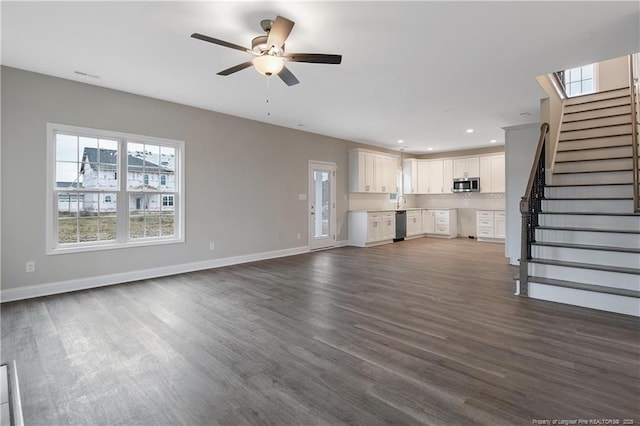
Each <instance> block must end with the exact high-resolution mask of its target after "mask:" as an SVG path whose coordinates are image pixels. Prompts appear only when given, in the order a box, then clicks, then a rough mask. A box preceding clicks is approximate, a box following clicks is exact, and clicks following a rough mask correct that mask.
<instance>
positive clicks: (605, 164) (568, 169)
mask: <svg viewBox="0 0 640 426" xmlns="http://www.w3.org/2000/svg"><path fill="white" fill-rule="evenodd" d="M594 170H597V171H603V172H604V171H609V170H633V160H632V159H631V157H629V158H617V159H613V160H592V161H574V162H571V163H558V162H556V164H555V165H554V167H553V173H580V172H592V171H594Z"/></svg>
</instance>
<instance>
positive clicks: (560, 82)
mask: <svg viewBox="0 0 640 426" xmlns="http://www.w3.org/2000/svg"><path fill="white" fill-rule="evenodd" d="M564 73H565V72H564V71H556V72H554V73H553V76H552V78H553V81H552V84H553V85H554V87H555V89H556V92H558V96H560V99H567V98H568V97H569V96H568V95H567V88H566V87H565V85H564Z"/></svg>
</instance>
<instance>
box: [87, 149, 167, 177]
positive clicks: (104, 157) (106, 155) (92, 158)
mask: <svg viewBox="0 0 640 426" xmlns="http://www.w3.org/2000/svg"><path fill="white" fill-rule="evenodd" d="M98 160H99V161H98ZM87 161H88V162H89V164H90V165H91V168H92V169H95V168H96V165H97V164H98V163H100V168H102V169H115V168H116V167H117V165H118V151H116V150H114V149H102V148H101V149H100V157H99V158H98V148H85V149H84V153H83V154H82V167H81V168H80V173H83V172H84V165H85V164H86V163H87ZM156 167H157V168H159V169H160V171H162V172H168V173H172V172H173V170H171V169H168V168H166V167H162V166H159V165H158V164H156V163H154V162H152V161H149V160H148V159H147V160H145V159H143V158H138V157H134V156H133V155H131V154H128V155H127V168H128V169H129V170H138V171H142V170H144V169H147V170H149V169H155V168H156ZM149 171H151V170H149Z"/></svg>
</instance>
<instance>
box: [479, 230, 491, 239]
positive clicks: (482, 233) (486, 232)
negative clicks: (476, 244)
mask: <svg viewBox="0 0 640 426" xmlns="http://www.w3.org/2000/svg"><path fill="white" fill-rule="evenodd" d="M493 235H494V234H493V228H478V235H477V238H483V237H484V238H493Z"/></svg>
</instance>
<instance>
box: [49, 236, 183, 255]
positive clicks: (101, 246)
mask: <svg viewBox="0 0 640 426" xmlns="http://www.w3.org/2000/svg"><path fill="white" fill-rule="evenodd" d="M184 242H185V239H184V238H173V237H172V238H162V237H159V238H154V239H145V240H144V241H130V242H127V243H118V242H104V243H100V242H98V243H95V244H91V245H82V246H78V245H74V246H68V247H56V248H49V249H47V256H49V255H58V254H71V253H84V252H92V251H103V250H120V249H129V248H138V247H149V246H159V245H166V244H181V243H184Z"/></svg>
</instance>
